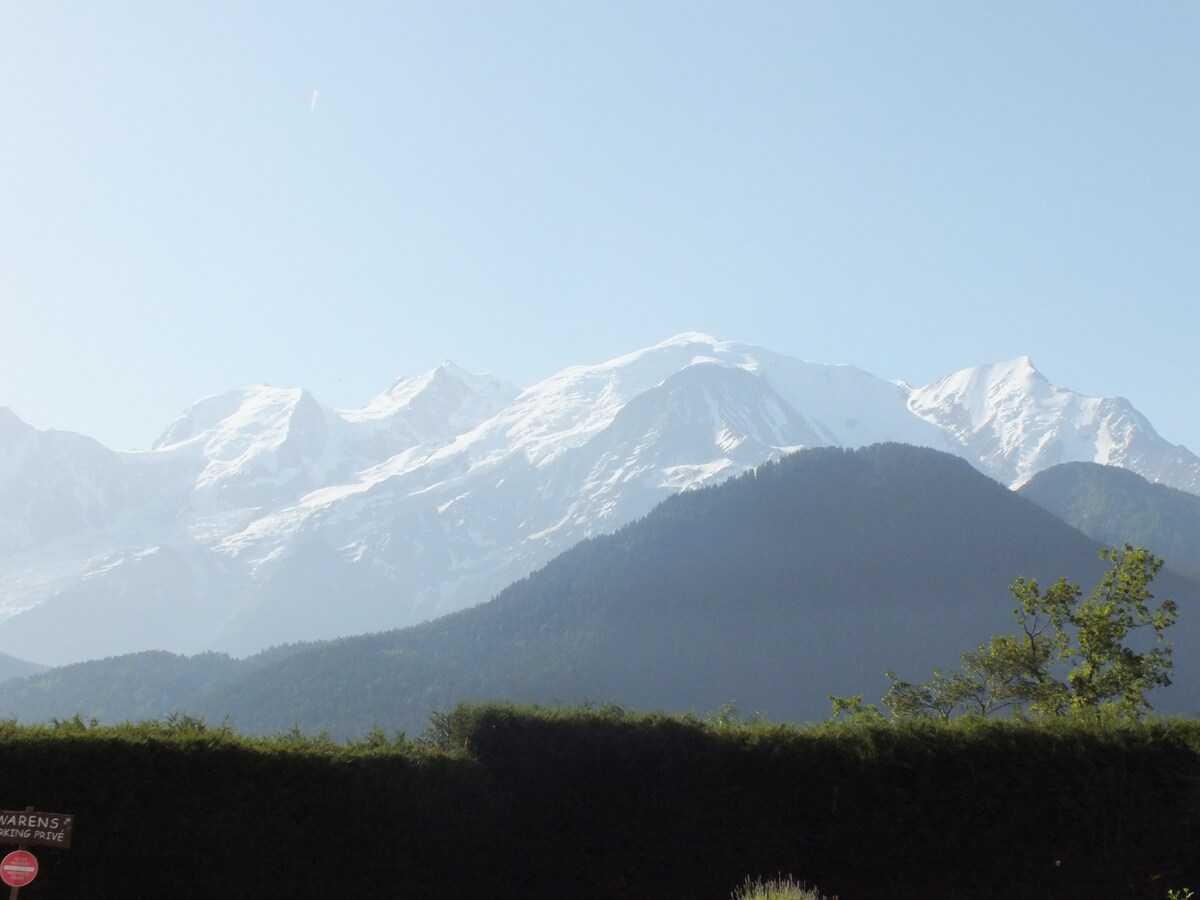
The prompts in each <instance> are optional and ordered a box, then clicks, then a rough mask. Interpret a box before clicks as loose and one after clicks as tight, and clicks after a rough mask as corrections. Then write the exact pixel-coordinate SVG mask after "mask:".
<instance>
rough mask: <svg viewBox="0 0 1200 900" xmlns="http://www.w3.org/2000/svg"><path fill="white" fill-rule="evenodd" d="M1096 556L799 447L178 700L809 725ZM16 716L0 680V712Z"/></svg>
mask: <svg viewBox="0 0 1200 900" xmlns="http://www.w3.org/2000/svg"><path fill="white" fill-rule="evenodd" d="M1099 546H1100V545H1099V544H1097V543H1096V542H1094V541H1092V540H1090V539H1088V538H1086V537H1085V536H1083V535H1082V534H1080V533H1079V532H1078V531H1076V530H1074V529H1072V528H1070V527H1069V526H1067V525H1066V524H1065V523H1063V522H1062V521H1061V520H1060V519H1058V518H1057V517H1055V516H1053V515H1051V514H1049V513H1047V512H1046V511H1044V510H1042V509H1041V508H1039V507H1037V506H1036V505H1034V504H1033V503H1031V502H1029V501H1027V500H1025V499H1023V498H1021V497H1020V496H1018V495H1016V494H1014V493H1012V492H1011V491H1008V490H1006V489H1005V488H1003V487H1002V486H1000V485H998V484H996V483H995V482H993V481H991V480H989V479H987V478H985V477H984V476H982V475H980V474H979V473H978V472H976V471H975V470H973V469H972V468H971V467H970V466H968V465H967V464H966V463H965V462H963V461H961V460H958V459H955V458H954V457H951V456H948V455H946V454H942V453H937V452H934V451H930V450H922V449H917V448H913V447H907V446H900V445H883V446H875V447H870V448H866V449H863V450H858V451H845V450H835V449H818V450H808V451H803V452H801V453H798V454H795V455H794V456H789V457H787V458H786V459H783V460H781V461H779V462H776V463H772V464H769V465H766V466H764V467H761V468H760V469H758V470H757V472H756V473H752V474H747V475H743V476H742V477H740V478H737V479H734V480H731V481H728V482H726V483H724V484H722V485H719V486H716V487H711V488H706V489H704V490H700V491H691V492H686V493H683V494H678V495H676V496H674V497H671V498H670V499H668V500H667V501H665V502H664V503H662V504H660V505H659V506H657V507H656V508H655V509H654V511H653V512H651V513H650V514H649V515H648V516H646V517H644V518H643V519H641V520H639V521H637V522H635V523H633V524H631V525H628V526H626V527H624V528H622V529H620V530H619V531H618V532H617V533H615V534H612V535H607V536H602V537H597V538H594V539H591V540H588V541H585V542H583V543H581V544H579V545H577V546H576V547H574V548H573V549H571V550H569V551H567V552H566V553H564V554H562V555H560V556H559V557H557V558H556V559H555V560H554V561H553V562H551V563H550V564H549V565H547V566H546V567H544V568H543V569H541V570H539V571H538V572H535V573H534V574H532V575H531V576H529V577H528V578H525V579H522V580H521V581H519V582H517V583H515V584H513V585H511V586H510V587H509V588H507V589H506V590H504V591H503V592H502V593H501V594H500V595H499V596H498V597H497V598H496V599H495V600H494V601H492V602H490V603H487V604H484V605H482V606H479V607H476V608H474V609H470V610H465V611H463V612H459V613H455V614H453V615H449V616H446V617H443V618H440V619H438V620H436V621H434V622H430V623H426V624H424V625H420V626H416V627H413V628H409V629H405V630H402V631H396V632H387V633H381V634H376V635H369V636H365V637H360V638H351V639H344V640H341V641H335V642H327V643H322V644H318V645H314V646H311V647H308V648H300V649H297V651H296V652H294V653H293V654H292V655H291V656H289V657H288V658H286V659H283V660H281V661H279V662H276V663H273V664H268V665H263V666H262V667H261V668H260V669H259V670H258V671H256V672H254V673H252V674H249V675H246V676H245V677H238V678H236V679H234V680H233V681H230V682H227V683H222V684H217V685H215V686H213V687H212V688H211V689H208V690H205V691H202V692H200V693H195V694H190V695H186V696H180V697H179V698H178V701H177V702H178V708H184V709H186V710H187V711H189V712H193V713H197V714H202V715H204V716H206V717H207V718H209V719H216V720H220V719H223V718H224V717H225V716H226V715H227V714H228V715H229V716H231V718H232V721H233V722H234V723H235V724H236V725H238V726H239V727H241V728H246V729H251V730H256V731H274V730H277V729H281V728H290V727H291V726H292V725H294V724H297V723H298V724H300V725H301V726H302V727H304V728H308V729H315V728H319V727H328V728H330V729H331V730H332V731H333V732H334V733H335V734H338V735H343V734H354V733H360V732H362V731H364V730H366V729H369V728H370V727H371V726H372V725H379V726H381V727H383V728H385V729H387V730H393V729H407V730H409V731H410V732H411V731H413V730H419V729H420V728H422V727H423V726H424V723H425V721H426V718H427V716H428V713H429V711H430V710H431V709H433V708H444V707H446V706H449V705H450V704H453V703H454V702H455V701H457V700H458V699H463V698H474V699H482V698H487V697H506V698H511V699H519V700H539V701H547V702H549V701H553V700H556V699H558V700H564V701H578V700H583V699H592V700H596V701H615V702H619V703H625V704H631V705H634V706H639V707H645V708H666V709H674V710H686V709H692V710H696V711H699V712H705V711H708V710H712V709H715V708H716V707H718V706H720V705H721V704H723V703H726V702H729V701H734V702H736V703H738V705H739V706H740V707H741V708H742V709H743V710H745V711H750V710H754V709H765V710H767V711H768V712H769V713H770V714H771V715H772V716H773V717H775V718H781V719H800V720H803V719H815V718H822V717H824V716H825V715H826V714H827V711H828V700H827V695H828V694H830V693H838V694H854V693H863V694H865V695H866V696H867V697H868V698H869V699H875V698H877V697H878V696H879V695H880V694H881V693H882V691H883V689H884V687H885V680H884V678H883V671H884V670H885V669H888V668H891V669H895V670H896V671H897V672H899V673H901V674H902V675H904V676H908V677H913V678H922V677H926V676H927V675H928V674H929V671H930V669H931V668H932V667H933V666H935V665H943V666H953V665H954V664H955V663H956V662H957V656H958V653H959V652H961V651H962V650H965V649H969V648H971V647H973V646H974V645H975V644H977V643H978V642H980V641H982V640H984V639H986V638H987V637H989V636H991V635H993V634H997V633H1001V632H1003V631H1007V630H1008V629H1009V628H1010V626H1011V624H1012V623H1011V619H1010V618H1009V610H1010V608H1011V606H1012V599H1011V597H1010V596H1009V594H1008V592H1007V586H1008V584H1009V583H1010V582H1011V581H1012V579H1013V578H1014V577H1015V576H1017V575H1026V576H1031V577H1038V578H1041V579H1043V580H1045V579H1052V578H1055V577H1057V576H1059V575H1066V576H1068V577H1070V578H1072V579H1073V580H1076V581H1079V582H1081V583H1082V584H1084V585H1085V586H1090V585H1091V584H1092V583H1094V581H1095V579H1096V577H1097V576H1098V574H1099V573H1100V571H1102V564H1101V562H1100V560H1099V559H1098V551H1099ZM1157 589H1158V593H1159V596H1166V595H1168V594H1169V595H1172V596H1174V597H1175V598H1176V600H1178V601H1179V604H1180V607H1181V610H1182V613H1181V624H1180V626H1179V627H1178V628H1177V629H1176V631H1177V634H1175V635H1174V636H1173V637H1174V638H1175V642H1176V645H1177V646H1178V648H1179V652H1178V654H1177V656H1178V658H1179V670H1178V673H1177V674H1178V678H1177V682H1178V684H1177V685H1176V686H1174V687H1172V688H1170V689H1168V690H1166V691H1163V692H1162V693H1160V694H1158V695H1156V697H1155V702H1156V703H1160V704H1161V708H1163V709H1197V708H1200V678H1197V675H1198V674H1200V666H1198V665H1197V662H1198V660H1197V657H1198V655H1200V629H1198V628H1197V623H1196V621H1195V619H1196V615H1197V611H1198V610H1200V597H1198V596H1197V595H1198V593H1200V589H1198V588H1197V585H1195V584H1194V583H1191V582H1189V581H1187V580H1184V579H1181V578H1179V577H1177V576H1174V575H1171V574H1169V573H1164V575H1163V576H1162V577H1161V578H1160V581H1159V583H1158V584H1157ZM36 682H37V680H36V679H33V680H30V681H29V682H28V684H29V685H33V684H36ZM21 702H22V701H21V695H19V694H18V693H16V692H14V691H12V690H10V689H6V688H5V687H4V686H0V715H19V714H23V713H22V712H21ZM60 702H62V703H63V704H65V706H64V709H63V712H64V713H65V714H73V713H74V712H75V711H82V712H84V713H85V714H86V708H78V709H77V708H76V707H72V708H69V709H68V708H65V707H66V706H70V705H71V704H73V703H74V704H78V703H79V702H80V698H79V695H72V696H71V697H63V698H61V701H60ZM85 705H86V704H85ZM39 709H40V710H44V709H45V707H44V706H42V707H39ZM164 711H166V710H165V708H164ZM42 714H44V712H43V713H42Z"/></svg>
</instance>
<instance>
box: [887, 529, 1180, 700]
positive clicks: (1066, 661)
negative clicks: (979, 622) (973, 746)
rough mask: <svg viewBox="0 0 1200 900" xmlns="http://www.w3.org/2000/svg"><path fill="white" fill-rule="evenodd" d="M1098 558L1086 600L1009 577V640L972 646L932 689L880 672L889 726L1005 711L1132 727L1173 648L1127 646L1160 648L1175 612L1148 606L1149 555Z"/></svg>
mask: <svg viewBox="0 0 1200 900" xmlns="http://www.w3.org/2000/svg"><path fill="white" fill-rule="evenodd" d="M1100 556H1101V558H1102V559H1104V560H1105V561H1107V562H1108V563H1109V569H1108V571H1107V572H1106V573H1105V574H1104V576H1103V577H1102V578H1101V580H1100V583H1099V584H1098V585H1097V586H1096V587H1095V588H1094V589H1093V590H1092V592H1091V594H1089V595H1088V596H1086V597H1084V596H1083V592H1082V591H1081V590H1080V588H1079V585H1077V584H1070V583H1068V582H1067V580H1066V579H1065V578H1060V579H1059V580H1058V581H1057V582H1055V583H1054V584H1053V585H1051V586H1050V587H1049V588H1047V589H1046V590H1044V591H1043V590H1041V589H1040V588H1039V587H1038V583H1037V581H1036V580H1034V579H1026V578H1023V577H1021V578H1017V580H1016V581H1014V582H1013V583H1012V585H1011V586H1010V587H1009V591H1010V592H1011V593H1012V595H1013V597H1015V598H1016V600H1017V601H1018V606H1017V607H1016V608H1015V609H1013V618H1014V619H1015V620H1016V622H1017V625H1018V630H1017V633H1016V634H1012V635H1002V636H1000V637H995V638H992V640H991V641H990V642H988V643H986V644H980V645H979V647H977V648H976V649H975V650H970V651H968V652H966V653H964V654H962V656H961V660H962V667H961V668H960V669H958V670H956V671H954V672H950V673H945V672H943V671H942V670H940V669H935V670H934V677H933V679H932V680H930V681H926V682H922V683H917V684H915V683H913V682H910V681H904V680H902V679H900V678H897V677H896V675H895V673H893V672H888V673H887V679H888V690H887V694H886V695H885V696H884V698H883V703H884V705H885V706H886V707H887V708H888V710H889V711H890V712H891V713H892V715H893V717H895V718H912V717H934V718H941V719H944V720H946V719H950V718H951V717H952V716H953V715H954V714H955V713H956V712H961V713H965V714H972V715H976V716H987V715H989V714H991V713H993V712H998V711H1000V710H1003V709H1012V710H1015V711H1017V712H1019V713H1022V714H1031V715H1033V716H1034V717H1036V718H1051V717H1058V716H1066V715H1072V716H1082V717H1088V718H1096V719H1103V720H1124V721H1138V720H1140V719H1141V718H1142V717H1143V716H1144V715H1145V713H1146V712H1147V711H1148V710H1149V709H1150V708H1151V704H1150V701H1149V700H1148V699H1147V697H1146V695H1147V694H1148V693H1149V692H1150V691H1151V690H1152V689H1153V688H1155V687H1158V686H1165V685H1169V684H1170V683H1171V677H1170V672H1171V667H1172V662H1171V658H1170V657H1171V645H1170V644H1165V645H1163V646H1157V647H1154V648H1153V649H1146V650H1142V651H1140V652H1137V651H1135V650H1134V649H1133V648H1131V647H1130V646H1128V645H1127V644H1126V640H1127V638H1128V637H1129V636H1130V634H1131V633H1133V632H1135V631H1138V630H1142V631H1143V633H1145V632H1147V631H1149V632H1152V633H1153V638H1154V642H1155V643H1156V644H1158V643H1161V642H1162V637H1163V632H1164V631H1165V630H1166V629H1167V628H1170V627H1171V626H1172V625H1174V624H1175V619H1176V617H1177V616H1178V614H1179V611H1178V607H1177V606H1176V604H1175V601H1174V600H1170V599H1167V600H1163V601H1162V603H1160V604H1159V605H1158V606H1157V607H1154V606H1152V605H1151V604H1152V602H1153V600H1154V595H1153V594H1152V593H1151V592H1150V582H1152V581H1153V580H1154V576H1155V575H1157V574H1158V572H1159V570H1160V569H1161V568H1162V565H1163V561H1162V560H1161V559H1159V558H1158V557H1157V556H1154V555H1153V554H1152V553H1150V552H1149V551H1148V550H1146V549H1145V548H1144V547H1133V546H1130V545H1129V544H1125V546H1124V548H1123V549H1106V550H1104V551H1103V552H1102V553H1101V554H1100Z"/></svg>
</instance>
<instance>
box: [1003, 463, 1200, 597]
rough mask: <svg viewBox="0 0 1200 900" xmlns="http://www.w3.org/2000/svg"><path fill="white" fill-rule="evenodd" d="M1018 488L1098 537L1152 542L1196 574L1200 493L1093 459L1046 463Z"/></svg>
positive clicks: (1199, 572) (1115, 542) (1199, 571)
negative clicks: (1089, 460) (1156, 482)
mask: <svg viewBox="0 0 1200 900" xmlns="http://www.w3.org/2000/svg"><path fill="white" fill-rule="evenodd" d="M1020 493H1021V495H1022V496H1024V497H1028V498H1029V499H1030V500H1032V501H1033V502H1034V503H1036V504H1037V505H1038V506H1041V507H1042V508H1043V509H1047V510H1049V511H1050V512H1052V513H1054V514H1055V515H1056V516H1058V517H1059V518H1060V519H1062V520H1063V521H1064V522H1067V523H1069V524H1071V525H1073V526H1075V527H1076V528H1078V529H1079V530H1080V531H1082V532H1083V533H1084V534H1086V535H1089V536H1090V537H1093V538H1095V539H1096V540H1098V541H1102V542H1104V543H1106V544H1109V545H1111V546H1120V545H1121V544H1122V543H1124V542H1126V541H1128V542H1129V543H1131V544H1135V545H1137V544H1141V545H1142V546H1144V547H1150V548H1152V549H1153V550H1154V552H1155V553H1157V554H1158V555H1159V556H1161V557H1162V558H1163V559H1165V560H1166V563H1167V565H1168V566H1170V567H1171V568H1173V569H1175V570H1176V571H1178V572H1183V573H1185V574H1188V575H1191V576H1193V577H1195V578H1197V579H1200V497H1197V496H1196V495H1195V494H1189V493H1186V492H1184V491H1179V490H1175V489H1174V488H1169V487H1167V486H1166V485H1162V484H1150V483H1149V482H1148V481H1146V480H1145V479H1144V478H1142V477H1140V476H1139V475H1136V474H1134V473H1133V472H1130V471H1129V470H1127V469H1118V468H1114V467H1112V466H1101V465H1097V464H1095V463H1065V464H1063V465H1061V466H1054V467H1053V468H1050V469H1046V470H1045V471H1044V472H1039V473H1038V474H1037V475H1034V476H1033V478H1031V479H1030V480H1029V482H1028V483H1027V484H1025V485H1024V486H1022V487H1021V489H1020Z"/></svg>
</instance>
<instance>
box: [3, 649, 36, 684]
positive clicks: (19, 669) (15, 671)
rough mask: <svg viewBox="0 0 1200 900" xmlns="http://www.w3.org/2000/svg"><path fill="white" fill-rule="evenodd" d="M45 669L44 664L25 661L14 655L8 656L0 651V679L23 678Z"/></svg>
mask: <svg viewBox="0 0 1200 900" xmlns="http://www.w3.org/2000/svg"><path fill="white" fill-rule="evenodd" d="M45 671H46V666H43V665H39V664H38V663H31V662H26V661H25V660H23V659H17V658H16V657H15V656H9V655H8V654H6V653H0V681H7V680H8V679H10V678H24V677H25V676H27V675H38V674H40V673H42V672H45Z"/></svg>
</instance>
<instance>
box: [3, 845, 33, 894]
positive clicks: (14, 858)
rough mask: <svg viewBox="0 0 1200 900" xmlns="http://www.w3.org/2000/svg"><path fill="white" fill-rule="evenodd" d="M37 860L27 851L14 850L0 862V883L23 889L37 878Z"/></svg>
mask: <svg viewBox="0 0 1200 900" xmlns="http://www.w3.org/2000/svg"><path fill="white" fill-rule="evenodd" d="M37 869H38V866H37V858H36V857H35V856H34V855H33V854H32V853H30V852H29V851H28V850H14V851H13V852H12V853H10V854H8V856H6V857H4V859H3V861H0V881H3V882H4V883H5V884H7V885H9V886H10V887H24V886H25V885H27V884H29V882H31V881H33V879H34V878H36V877H37Z"/></svg>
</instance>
